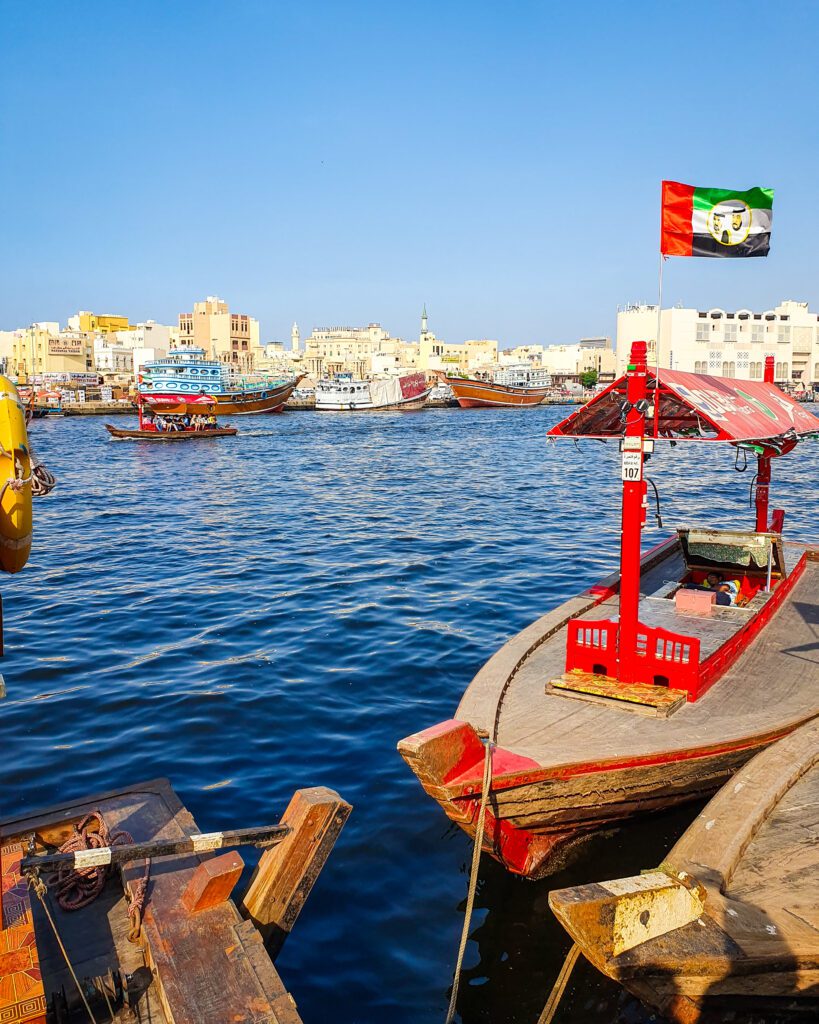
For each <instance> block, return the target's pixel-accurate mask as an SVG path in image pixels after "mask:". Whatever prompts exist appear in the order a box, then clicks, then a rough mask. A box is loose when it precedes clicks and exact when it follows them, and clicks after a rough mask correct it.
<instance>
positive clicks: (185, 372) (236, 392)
mask: <svg viewBox="0 0 819 1024" xmlns="http://www.w3.org/2000/svg"><path fill="white" fill-rule="evenodd" d="M301 379H302V378H301V377H293V378H290V379H288V380H283V379H276V380H273V379H266V378H262V377H259V376H256V375H253V376H243V375H239V374H236V373H235V372H234V370H233V369H232V368H231V367H230V366H228V365H227V364H225V363H220V362H219V361H218V360H214V359H206V358H205V352H204V349H201V348H184V349H173V350H172V351H171V352H170V353H169V355H168V356H167V357H166V358H165V359H158V360H156V361H155V362H152V363H146V364H145V366H144V368H143V371H142V373H141V374H140V377H139V382H138V388H139V394H140V395H141V397H142V399H143V400H144V401H145V402H147V403H148V404H149V405H151V406H153V408H154V409H155V410H156V411H157V412H161V413H168V414H170V415H177V416H182V415H185V414H189V415H192V414H194V413H215V414H222V415H225V416H228V415H230V416H237V415H243V414H247V413H259V412H282V411H283V409H284V406H285V403H286V402H287V399H288V398H289V397H290V396H291V394H292V393H293V391H294V390H295V388H296V387H297V385H298V383H299V381H300V380H301Z"/></svg>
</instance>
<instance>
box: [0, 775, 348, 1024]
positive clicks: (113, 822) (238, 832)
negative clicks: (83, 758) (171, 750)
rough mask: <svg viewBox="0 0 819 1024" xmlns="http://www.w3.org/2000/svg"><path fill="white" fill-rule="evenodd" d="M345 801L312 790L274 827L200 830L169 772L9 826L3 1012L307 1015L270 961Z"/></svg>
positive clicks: (126, 1016) (162, 1022)
mask: <svg viewBox="0 0 819 1024" xmlns="http://www.w3.org/2000/svg"><path fill="white" fill-rule="evenodd" d="M350 810H351V808H350V805H349V804H348V803H346V802H345V801H344V800H342V799H341V798H340V797H339V796H338V794H337V793H334V792H333V791H332V790H329V789H324V788H322V787H315V788H312V789H306V790H299V791H298V792H296V793H295V794H294V796H293V799H292V800H291V802H290V805H289V807H288V808H287V811H286V812H285V814H284V816H283V818H282V820H281V821H280V822H279V823H278V824H276V825H269V826H263V827H261V828H242V829H235V830H233V831H223V832H206V833H202V832H200V831H199V829H198V827H197V825H196V822H195V821H194V820H193V818H192V817H191V815H190V813H189V812H188V811H187V810H186V809H185V807H184V806H183V805H182V803H181V802H180V800H179V798H178V797H177V796H176V794H175V793H174V791H173V789H172V788H171V786H170V784H169V783H168V782H167V780H165V779H159V780H154V781H151V782H146V783H142V784H140V785H136V786H132V787H129V788H126V789H120V790H117V791H115V792H109V793H104V794H101V795H98V796H94V797H90V798H88V799H81V800H73V801H72V800H64V801H62V802H61V803H60V804H58V805H56V806H55V807H51V808H47V809H45V810H41V811H33V812H30V813H25V814H23V815H22V816H18V817H16V818H14V819H13V820H10V821H6V822H4V823H2V824H0V876H1V877H2V904H0V906H1V907H2V920H0V1020H2V1021H14V1022H20V1024H22V1022H27V1024H46V1022H48V1024H68V1022H69V1021H74V1020H78V1021H79V1020H82V1021H89V1020H91V1021H114V1020H117V1021H120V1020H121V1021H125V1020H128V1021H136V1020H139V1021H151V1022H153V1024H175V1022H176V1024H181V1022H183V1021H184V1022H190V1024H194V1022H197V1024H198V1022H202V1024H205V1022H207V1024H262V1022H264V1024H299V1022H300V1017H299V1014H298V1012H297V1010H296V1005H295V1002H294V1000H293V997H292V996H291V995H290V994H289V992H288V991H287V989H286V988H285V987H284V984H283V983H282V980H281V978H280V977H279V975H278V973H277V971H276V968H275V967H274V965H273V959H272V958H274V957H275V956H276V953H277V952H278V950H279V949H280V948H281V946H282V943H283V942H284V939H285V938H286V937H287V935H288V934H289V933H290V931H291V929H292V927H293V924H294V922H295V919H296V917H297V916H298V914H299V911H300V910H301V907H302V905H303V903H304V901H305V899H306V897H307V896H308V895H309V893H310V890H311V888H312V886H313V883H314V882H315V879H316V877H317V876H318V874H319V873H320V871H321V869H322V867H323V865H324V863H325V861H326V859H327V857H328V855H329V853H330V851H331V850H332V848H333V845H334V844H335V841H336V839H337V837H338V835H339V833H340V832H341V829H342V827H343V825H344V823H345V821H346V820H347V817H348V816H349V813H350ZM247 844H252V845H254V846H261V847H262V848H263V849H264V850H265V852H264V853H263V854H262V857H261V860H260V861H259V864H258V866H257V868H256V869H255V871H254V872H253V875H252V877H251V880H250V885H249V887H248V889H247V891H246V892H245V894H244V896H243V897H242V898H241V900H238V901H237V902H234V901H233V899H232V898H231V893H232V891H233V889H234V887H235V886H236V884H237V883H238V881H239V878H240V876H241V874H242V871H243V868H244V862H243V861H242V858H241V857H240V856H239V854H238V853H236V852H235V848H236V847H238V846H240V845H247ZM228 850H232V851H233V852H225V851H228Z"/></svg>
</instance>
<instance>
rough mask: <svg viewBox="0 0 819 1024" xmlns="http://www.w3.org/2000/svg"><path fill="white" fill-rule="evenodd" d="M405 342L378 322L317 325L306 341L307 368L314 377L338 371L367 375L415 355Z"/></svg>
mask: <svg viewBox="0 0 819 1024" xmlns="http://www.w3.org/2000/svg"><path fill="white" fill-rule="evenodd" d="M405 345H406V343H405V342H403V341H402V340H401V339H400V338H393V337H391V336H390V334H389V332H388V331H385V330H384V328H383V327H382V326H381V324H379V323H371V324H368V325H367V326H366V327H314V328H313V331H312V333H311V334H310V336H309V337H308V338H306V339H305V341H304V355H303V358H302V362H303V367H304V370H305V371H306V372H307V373H308V374H309V375H310V376H311V377H313V378H314V379H318V378H321V377H331V376H332V375H333V374H335V373H352V374H353V376H354V377H361V378H365V377H368V376H370V375H371V374H372V373H379V372H384V370H385V369H386V368H403V363H402V359H403V358H404V357H405V356H408V357H410V358H411V357H412V352H411V350H407V349H406V347H405Z"/></svg>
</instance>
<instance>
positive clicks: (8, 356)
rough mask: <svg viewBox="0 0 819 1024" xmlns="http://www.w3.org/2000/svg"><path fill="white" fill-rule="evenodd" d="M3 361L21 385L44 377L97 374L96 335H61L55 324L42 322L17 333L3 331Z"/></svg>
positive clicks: (0, 351) (0, 346)
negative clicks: (95, 366)
mask: <svg viewBox="0 0 819 1024" xmlns="http://www.w3.org/2000/svg"><path fill="white" fill-rule="evenodd" d="M0 359H3V360H4V361H5V364H6V372H7V373H8V374H9V376H12V377H16V378H17V379H18V381H19V382H20V383H24V382H25V381H28V380H29V379H30V378H31V377H33V376H38V375H41V374H45V375H58V374H72V373H81V374H86V373H93V372H94V335H93V334H89V333H86V332H84V331H60V325H59V324H58V323H56V322H55V321H42V322H40V323H35V324H32V325H31V326H30V327H24V328H20V329H19V330H16V331H0Z"/></svg>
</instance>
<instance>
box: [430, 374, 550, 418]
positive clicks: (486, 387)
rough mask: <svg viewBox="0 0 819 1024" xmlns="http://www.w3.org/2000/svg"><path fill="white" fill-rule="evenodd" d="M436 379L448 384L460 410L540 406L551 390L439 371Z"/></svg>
mask: <svg viewBox="0 0 819 1024" xmlns="http://www.w3.org/2000/svg"><path fill="white" fill-rule="evenodd" d="M438 379H439V380H440V381H441V383H442V384H448V385H449V387H450V388H452V393H453V395H454V396H455V398H456V399H457V400H458V405H460V406H461V408H462V409H476V408H482V407H488V406H493V407H497V406H531V405H540V403H541V402H542V401H543V399H544V398H545V397H546V396H547V395H548V394H550V393H551V391H552V390H553V389H552V386H551V384H548V385H545V386H543V387H541V386H537V385H530V386H527V387H520V386H518V385H515V384H495V383H493V382H492V381H489V380H477V379H474V378H471V377H448V376H447V375H446V374H445V373H443V372H441V371H440V370H439V371H438Z"/></svg>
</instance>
